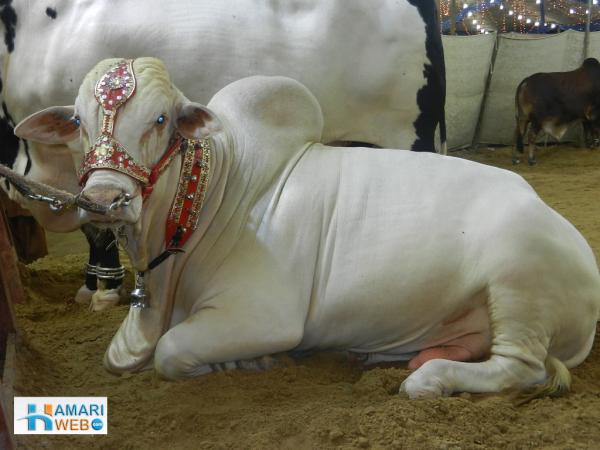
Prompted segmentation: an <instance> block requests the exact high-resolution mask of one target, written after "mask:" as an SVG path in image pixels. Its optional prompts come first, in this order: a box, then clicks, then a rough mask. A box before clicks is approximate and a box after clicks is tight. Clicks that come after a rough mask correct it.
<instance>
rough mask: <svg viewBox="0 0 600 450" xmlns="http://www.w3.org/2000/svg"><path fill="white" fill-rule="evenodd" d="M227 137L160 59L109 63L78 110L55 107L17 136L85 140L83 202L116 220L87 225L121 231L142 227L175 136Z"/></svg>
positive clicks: (82, 92)
mask: <svg viewBox="0 0 600 450" xmlns="http://www.w3.org/2000/svg"><path fill="white" fill-rule="evenodd" d="M219 129H220V122H219V120H218V119H217V118H216V117H215V116H214V114H213V113H212V112H211V111H210V110H208V109H207V108H206V107H204V106H202V105H200V104H197V103H193V102H191V101H189V100H188V99H186V98H185V97H184V96H183V94H182V93H181V92H180V91H179V90H178V89H177V88H176V87H175V86H174V85H173V84H172V83H171V81H170V78H169V75H168V73H167V70H166V68H165V66H164V64H163V63H162V62H161V61H160V60H157V59H155V58H138V59H136V60H134V61H131V60H117V59H108V60H104V61H101V62H100V63H98V64H97V65H96V67H94V69H92V70H91V72H90V73H89V74H88V75H87V76H86V77H85V79H84V81H83V83H82V85H81V87H80V89H79V94H78V96H77V99H76V102H75V105H74V106H60V107H52V108H48V109H45V110H43V111H40V112H38V113H35V114H33V115H31V116H30V117H28V118H27V119H25V120H24V121H22V122H21V123H20V124H19V125H18V126H17V128H16V129H15V133H16V134H17V135H18V136H20V137H23V138H25V139H29V140H32V141H36V142H42V143H49V144H60V143H66V142H70V141H72V140H74V139H76V138H80V142H81V148H82V165H81V168H80V171H79V176H80V182H81V185H82V187H83V190H82V193H81V195H82V197H83V198H84V199H86V200H87V201H89V202H91V203H94V204H97V205H99V206H101V207H105V208H108V209H109V211H110V213H109V214H104V215H98V214H94V213H93V212H90V211H83V212H82V213H81V218H82V221H84V222H85V221H92V222H95V223H97V224H98V225H103V226H110V227H117V226H120V225H123V224H133V223H137V222H138V221H139V220H140V215H141V211H142V204H143V201H144V198H145V194H147V193H149V192H151V190H152V188H153V185H154V183H155V182H156V177H157V175H158V174H156V173H153V168H155V167H156V166H157V164H159V162H160V161H161V158H163V156H164V154H165V152H166V151H167V149H168V148H169V145H170V143H171V142H172V141H173V140H174V137H175V136H178V135H179V136H181V137H183V138H185V139H202V138H205V137H208V136H210V135H212V134H213V133H215V132H217V131H218V130H219Z"/></svg>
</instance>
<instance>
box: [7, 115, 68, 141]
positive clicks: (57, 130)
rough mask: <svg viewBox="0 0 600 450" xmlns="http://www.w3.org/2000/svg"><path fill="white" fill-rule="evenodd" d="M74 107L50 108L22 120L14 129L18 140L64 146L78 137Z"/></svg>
mask: <svg viewBox="0 0 600 450" xmlns="http://www.w3.org/2000/svg"><path fill="white" fill-rule="evenodd" d="M74 112H75V107H73V106H52V107H51V108H46V109H44V110H42V111H38V112H36V113H34V114H32V115H31V116H29V117H27V118H25V119H23V120H22V121H21V122H19V124H18V125H17V126H16V127H15V134H16V135H17V136H19V137H20V138H23V139H27V140H30V141H34V142H41V143H43V144H66V143H67V142H70V141H72V140H74V139H77V138H78V137H79V125H78V123H77V121H75V120H73V114H74Z"/></svg>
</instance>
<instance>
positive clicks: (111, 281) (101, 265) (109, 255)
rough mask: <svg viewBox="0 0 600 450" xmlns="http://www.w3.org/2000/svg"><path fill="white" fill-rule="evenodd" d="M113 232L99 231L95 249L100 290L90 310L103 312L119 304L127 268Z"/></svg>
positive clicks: (93, 296) (96, 293) (94, 297)
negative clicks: (121, 261)
mask: <svg viewBox="0 0 600 450" xmlns="http://www.w3.org/2000/svg"><path fill="white" fill-rule="evenodd" d="M114 241H115V236H114V234H113V232H112V231H111V230H97V235H96V240H95V247H96V253H97V255H98V264H97V268H96V276H97V278H98V282H99V286H98V290H97V291H96V292H95V293H94V294H93V295H92V301H91V305H90V309H91V310H92V311H101V310H103V309H106V308H109V307H111V306H114V305H116V304H117V303H119V300H120V290H121V285H122V283H123V277H124V276H125V268H124V267H123V266H122V265H121V263H120V261H119V248H118V246H117V245H116V243H115V242H114Z"/></svg>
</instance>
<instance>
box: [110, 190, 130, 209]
mask: <svg viewBox="0 0 600 450" xmlns="http://www.w3.org/2000/svg"><path fill="white" fill-rule="evenodd" d="M130 201H131V195H129V194H128V193H126V192H121V193H120V194H119V195H117V196H116V197H115V198H114V199H113V201H112V203H111V204H110V206H109V207H108V209H109V210H115V209H118V208H121V207H122V206H127V205H129V202H130Z"/></svg>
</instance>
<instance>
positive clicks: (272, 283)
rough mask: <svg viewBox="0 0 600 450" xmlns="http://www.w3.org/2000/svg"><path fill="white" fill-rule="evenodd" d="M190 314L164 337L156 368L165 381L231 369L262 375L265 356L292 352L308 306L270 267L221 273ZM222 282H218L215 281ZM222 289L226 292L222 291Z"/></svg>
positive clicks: (257, 265) (267, 363) (227, 269)
mask: <svg viewBox="0 0 600 450" xmlns="http://www.w3.org/2000/svg"><path fill="white" fill-rule="evenodd" d="M223 273H228V274H229V276H226V277H223V278H220V277H219V276H217V277H216V278H217V283H216V284H215V285H214V286H213V288H212V289H209V291H210V292H207V294H206V298H209V299H210V300H207V301H199V302H197V303H196V306H195V308H193V311H195V312H193V314H192V315H191V316H190V317H188V318H187V319H185V320H184V321H183V322H182V323H180V324H178V325H177V326H175V327H174V328H172V329H171V330H169V331H168V332H167V333H166V334H165V335H164V336H162V337H161V338H160V340H159V342H158V345H157V347H156V352H155V357H154V366H155V368H156V371H157V372H158V373H159V374H160V375H161V376H163V377H164V378H167V379H180V378H186V377H193V376H198V375H202V374H205V373H208V372H212V371H215V370H222V369H231V368H238V367H239V368H247V369H266V368H269V367H271V366H272V365H273V364H274V360H273V359H269V358H264V357H265V356H267V357H268V356H269V355H273V354H275V353H281V352H285V351H288V350H291V349H293V348H294V347H296V346H297V345H298V344H299V343H300V341H301V339H302V336H303V332H304V321H305V317H306V314H307V310H308V302H307V301H306V302H303V301H302V299H301V298H299V295H298V294H297V290H295V289H294V288H293V283H291V282H290V281H289V280H287V282H286V280H285V277H283V276H277V270H276V268H274V267H273V266H272V265H271V264H261V262H260V261H254V265H245V266H244V267H243V268H242V267H237V268H233V267H230V266H228V267H225V268H224V270H223ZM219 278H220V280H219ZM223 288H225V289H223Z"/></svg>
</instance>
